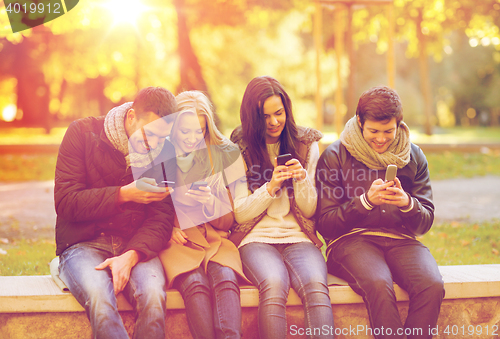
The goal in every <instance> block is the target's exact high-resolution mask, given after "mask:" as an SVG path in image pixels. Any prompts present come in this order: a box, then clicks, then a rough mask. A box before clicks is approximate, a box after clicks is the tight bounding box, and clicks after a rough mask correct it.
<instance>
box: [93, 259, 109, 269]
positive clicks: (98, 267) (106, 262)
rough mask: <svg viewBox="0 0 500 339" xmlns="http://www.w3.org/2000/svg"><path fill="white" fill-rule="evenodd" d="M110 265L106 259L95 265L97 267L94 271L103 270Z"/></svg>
mask: <svg viewBox="0 0 500 339" xmlns="http://www.w3.org/2000/svg"><path fill="white" fill-rule="evenodd" d="M110 264H111V262H110V261H109V260H108V259H106V260H104V261H103V262H102V263H100V264H99V265H97V266H96V267H95V269H96V270H103V269H105V268H106V267H108V266H109V265H110Z"/></svg>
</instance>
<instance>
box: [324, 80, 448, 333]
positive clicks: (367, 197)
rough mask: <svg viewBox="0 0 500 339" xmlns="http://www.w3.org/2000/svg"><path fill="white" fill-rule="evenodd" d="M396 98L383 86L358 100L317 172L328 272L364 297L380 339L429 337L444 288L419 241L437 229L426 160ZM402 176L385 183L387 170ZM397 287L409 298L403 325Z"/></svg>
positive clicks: (327, 150) (373, 89)
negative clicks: (353, 115) (404, 119)
mask: <svg viewBox="0 0 500 339" xmlns="http://www.w3.org/2000/svg"><path fill="white" fill-rule="evenodd" d="M402 119H403V109H402V105H401V101H400V99H399V96H398V94H397V93H396V92H395V91H394V90H392V89H390V88H388V87H384V86H380V87H374V88H372V89H370V90H368V91H366V92H364V93H363V94H362V95H361V98H360V99H359V103H358V108H357V111H356V116H355V117H353V118H352V119H350V120H349V121H348V122H347V124H346V126H345V129H344V131H343V132H342V134H341V135H340V139H339V140H337V141H335V142H334V143H333V144H331V145H330V146H328V148H327V149H326V150H325V151H324V152H323V154H322V155H321V157H320V159H319V162H318V167H317V170H316V185H317V189H318V194H319V198H318V208H317V225H316V227H317V229H318V231H319V232H320V233H321V234H322V235H323V236H324V238H325V239H326V241H327V244H328V247H327V266H328V271H329V273H331V274H334V275H336V276H340V277H342V278H343V279H345V280H347V281H348V282H349V285H350V286H351V287H352V288H353V290H354V291H356V292H357V293H358V294H360V295H361V296H362V297H363V299H364V301H365V304H366V307H367V310H368V315H369V317H370V324H371V332H369V333H371V334H373V335H374V336H375V337H377V338H430V337H432V335H431V334H430V333H431V331H430V329H432V328H434V327H435V326H436V323H437V319H438V315H439V310H440V306H441V302H442V299H443V297H444V287H443V281H442V278H441V274H440V273H439V270H438V266H437V264H436V261H435V260H434V258H433V257H432V255H431V254H430V252H429V250H428V249H427V248H426V247H425V246H424V245H423V244H421V243H420V242H419V241H418V240H416V237H417V236H420V235H422V234H424V233H426V232H427V231H429V229H430V228H431V226H432V222H433V219H434V205H433V203H432V191H431V186H430V180H429V170H428V168H427V160H426V158H425V156H424V154H423V152H422V151H421V150H420V148H419V147H418V146H416V145H414V144H412V143H411V142H410V135H409V134H410V133H409V129H408V126H407V125H406V124H405V123H404V122H403V121H402ZM391 164H393V165H396V166H397V168H398V170H397V171H398V173H397V177H395V178H394V179H393V180H390V181H388V182H385V181H384V180H383V179H382V178H384V176H385V173H386V168H387V166H388V165H391ZM393 282H396V283H397V284H398V285H399V286H400V287H401V288H403V289H404V290H406V291H407V292H408V295H409V298H410V304H409V309H408V316H407V318H406V321H405V323H404V325H403V324H402V321H401V319H400V316H399V312H398V309H397V306H396V297H395V293H394V286H393Z"/></svg>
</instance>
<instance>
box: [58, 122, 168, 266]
mask: <svg viewBox="0 0 500 339" xmlns="http://www.w3.org/2000/svg"><path fill="white" fill-rule="evenodd" d="M160 158H162V159H164V160H165V162H164V163H163V166H155V167H154V168H152V166H151V165H150V166H148V168H143V169H138V168H134V169H133V168H131V167H128V168H127V164H126V161H125V157H124V156H123V154H122V153H121V152H120V151H118V150H117V149H115V148H114V147H113V145H112V144H111V143H110V141H109V140H108V138H107V137H106V134H105V132H104V117H97V118H96V117H88V118H83V119H79V120H76V121H75V122H73V123H72V124H71V125H70V126H69V128H68V130H67V132H66V134H65V136H64V139H63V141H62V143H61V146H60V147H59V155H58V157H57V164H56V175H55V189H54V198H55V208H56V213H57V221H56V245H57V249H56V254H57V255H60V254H61V253H62V252H64V250H66V249H67V248H68V247H70V246H71V245H73V244H76V243H79V242H83V241H88V240H92V239H94V238H96V237H97V236H99V235H100V234H101V233H105V234H110V235H118V236H121V237H123V238H124V239H126V240H127V241H128V244H127V247H126V249H125V251H128V250H131V249H133V250H137V251H138V252H139V254H140V257H141V260H144V261H146V260H149V259H151V258H152V257H154V256H156V255H157V254H158V252H159V251H160V250H161V249H162V248H164V247H165V246H166V244H167V242H168V240H169V239H170V236H171V232H172V227H173V220H174V207H173V204H172V199H171V198H170V197H168V198H166V199H164V200H162V201H160V202H152V203H150V204H139V203H135V202H127V203H124V204H121V205H120V204H119V203H118V194H119V190H120V187H121V186H124V185H127V184H129V183H131V182H133V181H134V175H135V177H136V179H138V177H137V173H143V172H145V173H144V176H146V177H154V178H155V179H157V181H158V180H164V177H168V179H169V180H175V151H174V147H173V145H172V144H171V143H169V142H168V141H165V145H164V148H163V150H162V152H161V154H160V155H159V156H158V157H157V159H160ZM157 164H159V163H158V162H157ZM163 169H165V176H164V175H163V173H162V172H163Z"/></svg>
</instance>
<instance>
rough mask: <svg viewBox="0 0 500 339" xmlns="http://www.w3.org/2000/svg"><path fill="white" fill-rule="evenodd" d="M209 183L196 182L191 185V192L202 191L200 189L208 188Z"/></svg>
mask: <svg viewBox="0 0 500 339" xmlns="http://www.w3.org/2000/svg"><path fill="white" fill-rule="evenodd" d="M207 186H208V182H206V181H195V182H193V183H192V184H191V187H190V188H189V189H190V190H200V187H207Z"/></svg>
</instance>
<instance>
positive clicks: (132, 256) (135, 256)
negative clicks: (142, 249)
mask: <svg viewBox="0 0 500 339" xmlns="http://www.w3.org/2000/svg"><path fill="white" fill-rule="evenodd" d="M125 254H126V255H127V256H128V257H129V260H130V262H131V263H132V266H135V265H136V264H137V263H138V262H139V261H141V255H140V254H139V252H137V251H136V250H128V251H127V252H125Z"/></svg>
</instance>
